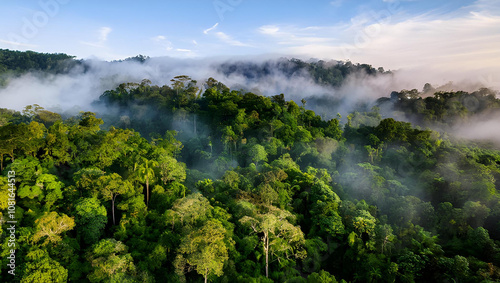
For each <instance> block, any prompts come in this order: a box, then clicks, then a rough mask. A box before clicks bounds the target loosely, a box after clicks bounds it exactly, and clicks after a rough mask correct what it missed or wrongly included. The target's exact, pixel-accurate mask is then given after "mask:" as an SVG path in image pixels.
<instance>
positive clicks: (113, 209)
mask: <svg viewBox="0 0 500 283" xmlns="http://www.w3.org/2000/svg"><path fill="white" fill-rule="evenodd" d="M111 212H112V213H113V225H115V196H112V197H111Z"/></svg>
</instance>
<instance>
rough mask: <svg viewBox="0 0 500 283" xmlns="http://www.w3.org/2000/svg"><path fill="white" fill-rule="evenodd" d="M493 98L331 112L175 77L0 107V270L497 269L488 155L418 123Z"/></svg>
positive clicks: (41, 273)
mask: <svg viewBox="0 0 500 283" xmlns="http://www.w3.org/2000/svg"><path fill="white" fill-rule="evenodd" d="M146 60H147V59H146ZM381 71H382V70H381ZM200 86H202V87H200ZM495 95H496V93H495V92H493V91H491V90H486V89H482V90H478V91H477V92H474V93H466V92H460V91H459V92H435V93H426V92H425V91H424V92H422V93H420V92H418V91H416V90H414V91H400V92H395V93H393V94H392V95H391V97H389V98H385V99H380V100H379V101H378V107H374V108H372V109H371V110H370V111H366V112H353V113H351V114H349V115H348V116H347V117H346V120H347V122H346V123H342V122H341V121H342V117H340V115H339V116H338V117H336V118H334V119H329V120H325V119H323V118H321V117H320V116H318V115H316V113H314V112H313V111H311V110H307V109H306V105H307V101H306V100H305V99H304V100H302V101H300V102H298V103H296V102H294V101H287V100H286V99H285V95H283V94H281V95H275V96H270V97H266V96H262V95H257V94H253V93H251V92H245V91H241V90H233V89H230V88H229V87H227V86H225V85H224V84H223V83H222V82H219V81H217V80H215V79H213V78H209V79H208V80H206V81H205V82H202V83H199V82H197V81H194V80H192V79H191V78H190V77H188V76H178V77H175V78H173V79H172V81H171V84H170V85H164V86H157V85H153V84H152V83H151V82H150V81H148V80H143V81H142V82H141V83H124V84H121V85H119V86H118V87H117V88H116V89H112V90H108V91H106V92H104V93H103V94H102V95H101V97H100V99H99V100H98V101H96V102H95V105H94V106H95V108H96V109H106V111H102V112H98V113H93V112H81V113H80V114H79V115H77V116H74V117H67V118H66V117H65V118H62V117H61V116H60V115H59V114H57V113H53V112H51V111H48V110H45V109H43V108H42V107H40V106H38V105H29V106H27V107H26V108H25V109H24V111H21V112H17V111H14V110H8V109H0V123H1V124H0V144H1V146H0V159H1V163H0V170H1V171H2V176H1V177H0V190H1V191H2V192H1V193H0V205H1V206H0V211H1V213H2V214H1V216H2V219H5V217H6V216H7V214H8V210H7V208H8V194H9V188H11V187H12V186H9V184H10V183H9V178H8V176H9V172H13V171H14V172H15V184H14V185H15V188H16V194H17V197H16V211H15V219H16V220H17V221H18V222H17V230H16V249H17V250H16V271H15V274H16V275H15V277H12V275H10V274H8V273H7V270H9V267H8V266H7V264H8V259H7V257H8V256H9V254H10V249H11V248H10V247H9V246H8V244H9V242H8V239H9V233H10V232H9V231H8V230H7V228H8V224H7V223H5V220H3V221H2V222H1V225H2V230H1V231H2V234H1V236H0V237H1V239H2V252H1V261H2V264H1V267H0V269H1V273H0V274H1V275H0V276H1V277H0V280H2V281H12V279H13V278H14V282H18V281H20V282H66V281H72V282H73V281H75V282H89V281H90V282H203V281H210V282H425V281H427V282H497V281H499V280H500V249H499V245H500V242H499V241H500V230H499V229H500V202H499V200H500V199H499V194H498V192H497V188H499V187H500V151H498V150H496V149H495V148H492V147H486V146H484V145H478V144H475V143H473V142H470V141H457V140H455V139H452V138H450V137H449V136H448V135H447V134H445V133H442V132H437V131H433V130H430V129H428V128H423V127H425V126H429V125H431V124H435V123H442V124H447V123H448V122H449V120H450V119H452V117H461V119H464V121H465V120H467V119H470V118H471V117H473V116H474V115H479V114H485V113H496V112H497V111H498V109H499V105H500V101H499V99H498V98H496V96H495ZM471 101H472V102H471ZM379 107H380V108H387V107H390V108H391V110H393V111H399V112H403V113H405V115H408V116H406V118H408V119H409V120H412V121H415V122H414V123H415V124H416V125H417V124H418V125H421V126H423V127H420V126H416V125H412V124H411V123H409V122H403V121H397V120H396V119H393V118H386V117H382V114H380V108H379Z"/></svg>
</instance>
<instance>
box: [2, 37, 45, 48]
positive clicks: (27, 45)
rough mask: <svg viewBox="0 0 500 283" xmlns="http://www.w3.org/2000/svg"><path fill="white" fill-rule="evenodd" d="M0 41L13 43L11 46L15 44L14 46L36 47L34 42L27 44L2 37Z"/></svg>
mask: <svg viewBox="0 0 500 283" xmlns="http://www.w3.org/2000/svg"><path fill="white" fill-rule="evenodd" d="M0 42H1V43H5V44H9V45H13V46H16V47H25V48H35V47H37V45H34V44H27V43H21V42H16V41H9V40H3V39H0Z"/></svg>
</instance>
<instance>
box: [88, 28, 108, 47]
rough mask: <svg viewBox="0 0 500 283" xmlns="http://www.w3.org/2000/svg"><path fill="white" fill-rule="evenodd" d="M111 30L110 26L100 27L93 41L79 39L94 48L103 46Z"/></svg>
mask: <svg viewBox="0 0 500 283" xmlns="http://www.w3.org/2000/svg"><path fill="white" fill-rule="evenodd" d="M112 31H113V29H112V28H110V27H101V28H100V29H99V30H98V31H97V41H94V42H87V41H81V43H82V44H85V45H88V46H92V47H96V48H103V47H105V43H106V41H107V40H108V36H109V34H110V33H111V32H112Z"/></svg>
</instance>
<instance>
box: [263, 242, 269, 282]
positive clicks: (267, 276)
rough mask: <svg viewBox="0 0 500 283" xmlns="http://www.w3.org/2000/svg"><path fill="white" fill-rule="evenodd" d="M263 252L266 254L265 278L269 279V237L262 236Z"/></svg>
mask: <svg viewBox="0 0 500 283" xmlns="http://www.w3.org/2000/svg"><path fill="white" fill-rule="evenodd" d="M264 252H265V253H266V278H269V237H268V235H266V234H264Z"/></svg>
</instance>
